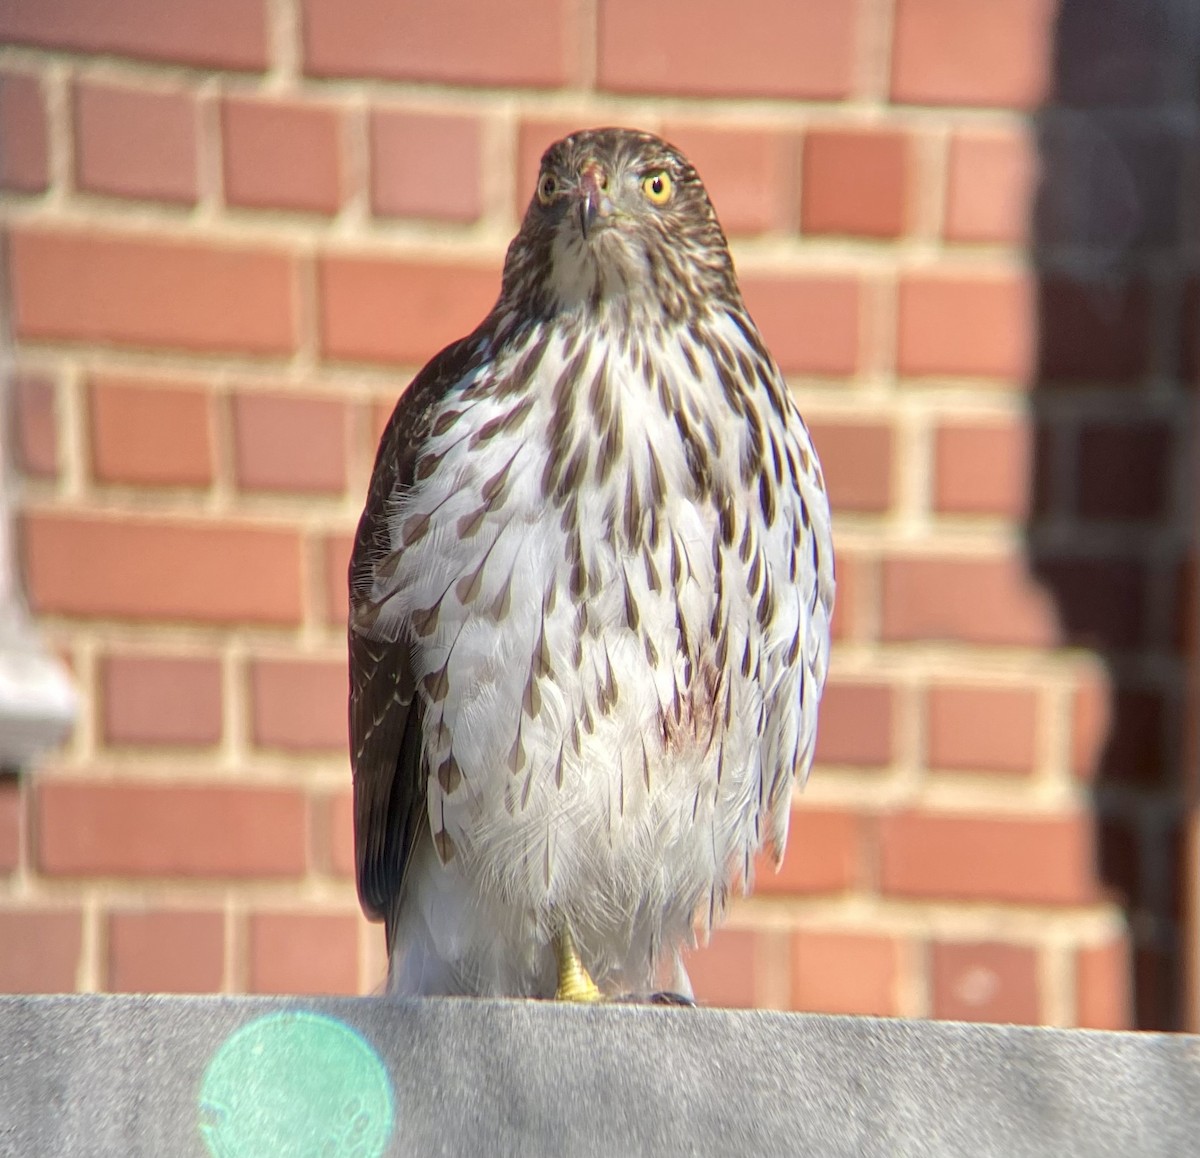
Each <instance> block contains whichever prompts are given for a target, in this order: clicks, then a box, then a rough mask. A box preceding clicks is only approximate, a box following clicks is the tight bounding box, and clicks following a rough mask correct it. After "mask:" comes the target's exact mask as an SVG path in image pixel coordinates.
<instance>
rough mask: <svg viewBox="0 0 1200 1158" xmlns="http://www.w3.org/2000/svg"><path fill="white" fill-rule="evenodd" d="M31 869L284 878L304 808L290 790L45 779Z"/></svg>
mask: <svg viewBox="0 0 1200 1158" xmlns="http://www.w3.org/2000/svg"><path fill="white" fill-rule="evenodd" d="M35 801H36V810H35V815H34V824H35V835H36V837H37V844H36V848H37V864H38V867H39V868H40V869H41V871H42V872H44V873H46V874H47V875H49V876H130V877H229V878H243V877H290V876H299V875H301V874H302V873H303V872H304V870H305V861H306V857H305V836H306V829H307V826H308V820H307V811H308V809H307V805H306V802H305V798H304V796H303V794H302V793H300V792H297V791H294V790H293V789H290V788H241V787H233V786H230V785H217V784H209V785H196V784H188V785H181V784H172V785H169V786H159V785H150V784H134V783H126V782H121V781H105V782H103V783H101V782H89V781H72V780H58V779H54V780H46V781H44V782H42V783H41V784H39V785H38V786H37V793H36V796H35Z"/></svg>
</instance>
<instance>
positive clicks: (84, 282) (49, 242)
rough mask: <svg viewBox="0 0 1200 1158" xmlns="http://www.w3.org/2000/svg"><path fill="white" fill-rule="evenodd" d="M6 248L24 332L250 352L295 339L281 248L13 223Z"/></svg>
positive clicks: (275, 349)
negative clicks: (20, 226) (229, 245)
mask: <svg viewBox="0 0 1200 1158" xmlns="http://www.w3.org/2000/svg"><path fill="white" fill-rule="evenodd" d="M11 252H12V285H13V306H14V311H13V317H14V321H15V328H16V331H17V336H18V337H21V338H31V339H38V338H48V339H51V340H55V339H62V340H66V341H77V342H102V343H112V344H115V345H123V346H151V347H181V348H183V349H188V350H197V351H202V352H208V351H211V352H217V351H228V352H235V353H236V352H240V353H246V354H285V353H289V352H290V351H291V350H292V349H293V348H294V346H295V344H296V319H295V312H294V310H295V307H294V303H293V293H292V282H293V277H292V262H291V259H290V258H288V257H286V256H284V255H283V254H282V253H276V252H272V251H269V250H261V249H248V248H245V247H240V248H227V247H217V246H214V245H212V244H209V243H198V242H197V243H193V242H180V241H172V240H167V239H166V238H163V237H153V236H137V235H126V234H122V235H116V234H101V233H89V232H83V231H76V230H69V231H67V230H64V231H62V232H58V231H51V230H43V229H18V230H14V231H13V234H12V251H11Z"/></svg>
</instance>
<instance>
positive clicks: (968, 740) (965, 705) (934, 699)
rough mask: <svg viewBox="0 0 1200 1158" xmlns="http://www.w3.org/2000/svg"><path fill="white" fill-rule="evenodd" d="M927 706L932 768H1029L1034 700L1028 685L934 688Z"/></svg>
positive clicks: (1034, 723) (1034, 735)
mask: <svg viewBox="0 0 1200 1158" xmlns="http://www.w3.org/2000/svg"><path fill="white" fill-rule="evenodd" d="M928 711H929V715H928V720H927V728H928V736H929V766H930V767H931V768H936V769H967V770H969V771H981V772H1015V773H1028V772H1032V771H1033V766H1034V761H1035V759H1036V757H1037V722H1038V721H1037V715H1038V702H1037V693H1036V692H1035V691H1033V690H1032V689H1029V688H997V687H989V688H980V687H976V688H971V687H933V688H930V689H929V701H928Z"/></svg>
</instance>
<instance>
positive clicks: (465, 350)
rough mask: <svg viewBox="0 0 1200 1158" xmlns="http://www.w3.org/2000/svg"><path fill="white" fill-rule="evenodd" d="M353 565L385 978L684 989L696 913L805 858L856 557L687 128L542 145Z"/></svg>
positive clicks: (420, 398) (524, 989)
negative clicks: (836, 602) (838, 537)
mask: <svg viewBox="0 0 1200 1158" xmlns="http://www.w3.org/2000/svg"><path fill="white" fill-rule="evenodd" d="M796 324H797V325H798V326H802V325H803V324H804V319H803V318H797V319H796ZM350 592H351V610H350V633H349V635H350V683H351V691H350V724H351V746H352V758H353V766H354V803H355V847H356V854H357V870H358V889H359V896H360V898H361V900H362V904H363V906H364V908H365V909H366V911H367V913H368V914H369V915H370V916H372V917H375V918H380V917H381V918H382V919H383V920H384V921H385V922H386V928H387V943H388V952H389V959H390V962H391V967H390V977H389V987H390V989H391V991H392V992H395V993H405V994H477V995H508V996H530V997H551V996H557V997H559V998H565V999H575V1000H594V999H598V998H600V997H601V996H616V995H622V994H630V993H635V994H648V993H649V992H651V991H652V990H654V989H655V988H656V987H660V986H665V987H667V988H668V989H672V990H675V991H677V992H680V993H683V994H685V995H686V994H688V993H689V992H690V986H689V985H688V981H687V976H686V973H685V972H684V970H683V966H682V963H681V961H680V954H681V951H682V949H683V948H684V947H685V946H686V945H688V944H689V943H691V941H692V938H693V936H694V929H695V928H696V926H697V925H701V926H703V925H710V924H711V923H712V921H714V920H715V919H716V918H717V917H718V916H719V915H720V914H721V912H722V910H723V908H724V905H725V903H726V899H727V897H728V896H729V894H730V892H731V890H733V889H734V888H735V887H737V886H739V885H741V886H743V887H746V886H748V884H749V881H750V874H751V865H752V863H753V859H754V856H755V854H756V852H757V851H758V850H759V849H760V848H761V847H763V846H766V847H768V848H769V849H770V850H772V852H773V853H774V855H775V857H776V860H777V861H778V859H779V858H780V857H782V855H783V848H784V842H785V841H786V839H787V829H788V816H789V809H790V798H791V791H792V785H793V783H794V782H796V781H797V780H802V779H803V778H804V776H805V775H806V773H807V771H808V767H809V764H810V762H811V758H812V750H813V743H814V740H815V736H816V721H817V702H818V700H819V698H820V695H821V689H822V686H823V684H824V681H825V672H826V666H827V661H828V655H829V621H830V615H831V613H832V609H833V593H834V577H833V547H832V541H831V537H830V521H829V506H828V502H827V499H826V495H825V488H824V483H823V480H822V477H821V468H820V465H819V463H818V462H817V457H816V454H815V452H814V450H813V447H812V443H811V441H810V439H809V435H808V431H807V429H806V428H805V425H804V422H803V420H802V419H801V417H800V414H799V412H798V411H797V409H796V406H795V404H794V403H793V402H792V400H791V398H790V396H789V394H788V391H787V387H786V385H785V383H784V380H783V377H782V375H781V374H780V371H779V368H778V367H777V366H776V364H775V362H774V361H773V359H772V358H771V355H770V354H769V353H768V351H767V349H766V347H765V346H764V344H763V341H762V338H761V337H760V336H759V333H758V331H757V329H756V328H755V326H754V322H753V321H752V320H751V318H750V315H749V314H748V313H747V311H746V307H745V305H744V303H743V302H742V296H741V293H740V291H739V289H738V285H737V280H736V278H735V276H734V269H733V263H732V260H731V258H730V255H729V250H728V247H727V245H726V241H725V236H724V234H723V233H722V231H721V226H720V224H719V223H718V221H717V217H716V214H715V213H714V211H713V207H712V205H711V203H710V201H709V198H708V195H707V194H706V192H705V190H704V186H703V184H702V183H701V180H700V177H699V175H698V174H697V173H696V170H695V169H694V168H693V167H692V166H691V165H690V164H689V163H688V161H687V160H686V159H685V158H684V157H683V156H682V155H681V154H680V153H679V152H678V150H676V149H674V148H672V147H671V146H670V145H668V144H666V143H665V142H663V141H661V140H659V139H658V138H657V137H654V136H652V135H650V134H648V133H641V132H634V131H631V130H627V129H599V130H594V131H588V132H579V133H574V134H572V135H571V136H569V137H566V138H565V139H563V140H561V141H559V142H558V143H557V144H555V145H553V146H551V148H550V149H548V150H547V152H546V154H545V156H544V157H543V159H542V164H541V172H540V175H539V177H538V182H537V191H536V193H535V195H534V197H533V199H532V202H531V203H530V206H529V209H528V212H527V213H526V215H525V219H524V222H523V223H522V225H521V229H520V232H519V233H518V234H517V236H516V239H515V240H514V241H513V242H512V245H511V246H510V247H509V250H508V256H507V259H506V261H505V266H504V277H503V285H502V289H501V292H500V298H499V300H498V301H497V302H496V305H495V307H494V308H493V309H492V311H491V313H490V314H488V316H487V317H486V318H485V319H484V320H483V321H482V322H481V323H480V325H479V327H478V328H477V329H476V330H475V331H474V332H473V333H471V334H469V335H468V336H467V337H465V338H463V339H461V340H460V341H458V342H455V343H453V344H452V345H450V346H448V347H447V348H446V349H445V350H443V351H442V352H441V353H440V354H438V355H437V356H436V357H435V358H434V359H433V360H432V361H431V362H430V363H429V364H428V365H427V366H426V367H425V368H424V369H423V370H422V371H421V372H420V373H419V374H418V375H417V377H416V378H415V379H414V380H413V382H412V384H411V385H410V386H409V388H408V390H407V391H406V393H405V394H404V395H403V396H402V397H401V399H400V401H399V402H398V404H397V406H396V409H395V412H394V413H393V415H392V418H391V421H390V423H389V424H388V427H387V430H386V431H385V432H384V435H383V438H382V441H381V443H380V446H379V453H378V457H377V458H376V462H375V469H374V474H373V476H372V479H371V487H370V494H369V497H368V499H367V504H366V509H365V510H364V512H363V515H362V519H361V521H360V523H359V527H358V534H357V538H356V540H355V544H354V552H353V557H352V559H351V563H350Z"/></svg>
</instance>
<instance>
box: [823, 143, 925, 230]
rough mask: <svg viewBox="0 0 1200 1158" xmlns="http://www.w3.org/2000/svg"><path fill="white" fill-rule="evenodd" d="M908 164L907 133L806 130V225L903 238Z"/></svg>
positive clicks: (906, 202)
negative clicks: (901, 235) (900, 236)
mask: <svg viewBox="0 0 1200 1158" xmlns="http://www.w3.org/2000/svg"><path fill="white" fill-rule="evenodd" d="M908 167H909V160H908V142H907V140H906V139H905V136H904V134H903V133H897V132H886V131H885V132H877V131H857V132H845V131H835V130H820V129H816V130H812V131H810V132H808V133H806V134H805V137H804V153H803V175H804V192H803V196H802V197H801V200H800V227H801V229H803V231H804V232H805V233H841V234H852V235H856V236H862V237H898V236H899V235H900V234H901V233H903V232H904V231H905V228H906V226H907V223H908V213H909V210H908V196H907V193H908V184H909V172H908Z"/></svg>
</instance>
